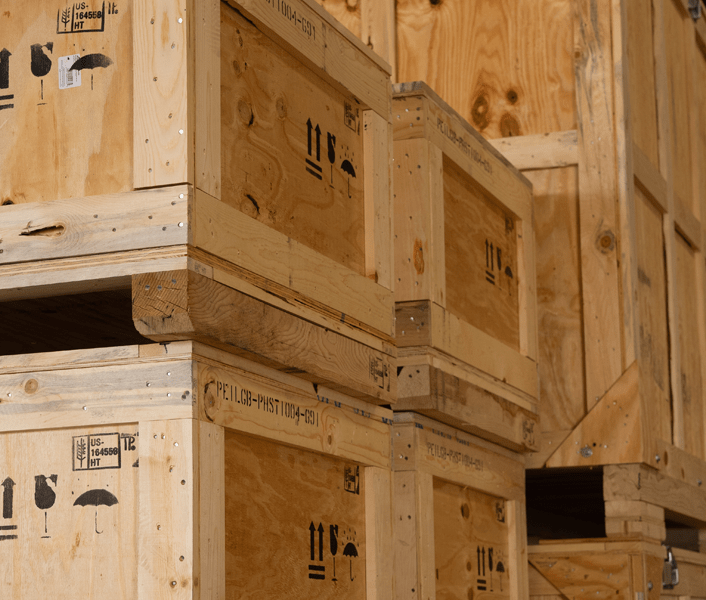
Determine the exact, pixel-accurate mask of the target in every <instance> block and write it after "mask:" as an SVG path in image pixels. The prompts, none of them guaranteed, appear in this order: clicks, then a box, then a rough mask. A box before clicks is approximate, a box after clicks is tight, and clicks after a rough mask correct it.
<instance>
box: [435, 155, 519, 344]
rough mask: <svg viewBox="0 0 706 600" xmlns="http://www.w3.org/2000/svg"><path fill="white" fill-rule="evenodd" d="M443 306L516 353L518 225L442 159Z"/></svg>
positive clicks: (517, 322) (456, 169) (463, 174)
mask: <svg viewBox="0 0 706 600" xmlns="http://www.w3.org/2000/svg"><path fill="white" fill-rule="evenodd" d="M444 242H445V246H446V248H445V259H446V264H445V270H446V308H447V310H449V311H450V312H452V313H454V314H455V315H456V316H457V317H459V318H461V319H463V320H464V321H466V322H468V323H470V324H471V325H473V326H474V327H476V328H478V329H480V330H482V331H485V332H486V333H488V334H489V335H491V336H493V337H494V338H496V339H499V340H501V341H503V342H504V343H506V344H507V345H508V346H510V347H511V348H514V349H515V350H518V351H519V342H520V339H519V338H520V327H519V325H520V323H519V298H518V295H519V285H518V277H519V273H518V267H517V261H518V228H517V225H516V219H515V218H514V215H512V214H511V213H509V212H507V211H506V210H505V209H504V207H502V206H501V205H498V204H497V203H496V202H493V201H492V200H491V199H490V198H489V197H488V196H487V195H486V194H485V193H484V191H483V190H482V188H480V187H479V186H477V185H475V184H474V182H473V181H472V180H471V179H470V178H469V177H468V176H467V175H466V174H465V173H464V172H463V171H461V170H460V169H459V168H458V167H456V166H455V165H454V164H453V163H452V162H451V161H448V160H446V161H444Z"/></svg>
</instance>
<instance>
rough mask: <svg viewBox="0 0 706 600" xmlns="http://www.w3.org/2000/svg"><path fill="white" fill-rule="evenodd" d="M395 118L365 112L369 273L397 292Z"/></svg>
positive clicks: (364, 169) (366, 257)
mask: <svg viewBox="0 0 706 600" xmlns="http://www.w3.org/2000/svg"><path fill="white" fill-rule="evenodd" d="M390 120H391V117H390V116H388V118H387V119H384V118H383V117H381V116H380V115H379V114H377V113H376V112H375V111H374V110H366V111H365V112H364V113H363V146H364V159H363V160H364V166H363V171H364V172H365V173H366V174H367V175H366V177H365V188H364V194H363V195H364V199H365V200H364V202H365V271H366V275H367V276H368V277H369V278H370V279H372V280H373V281H375V282H376V283H379V284H380V285H381V286H383V287H384V288H386V289H388V290H391V291H394V273H393V272H392V271H391V268H392V265H393V260H392V256H393V252H394V237H393V230H392V202H391V198H392V168H393V165H392V164H391V163H390V160H389V158H388V157H389V156H390V148H392V126H391V124H390Z"/></svg>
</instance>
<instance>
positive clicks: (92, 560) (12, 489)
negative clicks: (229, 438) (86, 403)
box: [0, 424, 142, 600]
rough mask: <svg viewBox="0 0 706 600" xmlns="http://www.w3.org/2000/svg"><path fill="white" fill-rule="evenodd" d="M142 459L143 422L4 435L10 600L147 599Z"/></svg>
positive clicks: (0, 548)
mask: <svg viewBox="0 0 706 600" xmlns="http://www.w3.org/2000/svg"><path fill="white" fill-rule="evenodd" d="M99 444H100V445H99ZM98 450H100V451H101V454H100V456H97V455H96V454H95V453H96V452H97V451H98ZM103 451H107V453H106V454H105V455H104V454H103ZM141 452H142V445H141V444H140V437H139V436H138V426H137V424H122V425H112V426H108V427H105V426H100V427H93V428H83V429H76V428H72V429H54V430H52V431H35V432H21V433H11V434H8V433H4V434H2V435H0V465H2V466H0V476H1V477H2V480H3V484H2V485H3V516H2V520H1V521H0V524H1V527H2V530H0V559H1V560H2V567H0V588H1V589H2V596H3V597H4V598H8V599H12V600H15V599H17V600H19V599H21V598H42V597H52V598H57V599H61V600H64V599H67V600H68V599H69V598H77V597H83V598H89V597H90V598H95V599H97V600H98V599H100V600H103V599H105V600H108V599H116V600H117V599H120V600H123V599H125V600H127V599H128V598H131V599H134V598H141V596H139V595H138V582H137V569H138V552H137V550H138V515H139V510H138V507H139V503H138V482H139V481H140V478H139V477H138V473H139V469H137V468H136V467H135V466H133V465H134V463H135V461H136V460H137V459H138V456H140V455H141ZM92 498H96V501H97V503H98V504H97V505H93V504H91V502H92Z"/></svg>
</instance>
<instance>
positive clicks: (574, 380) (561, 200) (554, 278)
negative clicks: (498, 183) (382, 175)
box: [525, 167, 586, 431]
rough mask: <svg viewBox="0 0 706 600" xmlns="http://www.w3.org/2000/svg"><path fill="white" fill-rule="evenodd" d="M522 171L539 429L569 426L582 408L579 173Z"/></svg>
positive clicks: (571, 170)
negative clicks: (530, 230)
mask: <svg viewBox="0 0 706 600" xmlns="http://www.w3.org/2000/svg"><path fill="white" fill-rule="evenodd" d="M525 175H526V176H527V177H528V178H529V179H530V181H531V182H532V185H533V186H534V201H535V213H534V215H535V235H536V242H537V306H538V321H539V361H538V362H539V382H540V393H539V398H540V403H541V404H540V406H541V409H540V412H541V415H542V429H543V431H562V430H570V429H573V428H574V427H575V426H576V425H577V424H578V423H579V422H580V421H581V419H582V418H583V416H584V415H585V411H586V408H585V400H584V398H585V382H584V369H583V363H584V355H583V319H582V311H581V257H580V254H579V221H578V208H579V199H578V172H577V169H576V167H566V168H562V169H549V170H545V171H527V172H525Z"/></svg>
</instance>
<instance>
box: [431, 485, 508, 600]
mask: <svg viewBox="0 0 706 600" xmlns="http://www.w3.org/2000/svg"><path fill="white" fill-rule="evenodd" d="M505 504H506V502H505V500H501V499H499V498H495V497H493V496H489V495H487V494H483V493H481V492H478V491H475V490H472V489H468V488H464V487H461V486H458V485H455V484H452V483H448V482H445V481H442V480H440V479H436V478H435V479H434V507H433V511H434V553H435V557H436V597H437V598H438V599H439V600H452V599H454V598H473V597H476V596H477V595H481V596H483V597H487V598H508V599H509V598H510V578H511V577H512V576H513V573H512V570H513V569H515V568H517V566H516V565H513V564H511V562H510V555H509V530H508V524H507V517H506V514H505Z"/></svg>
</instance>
